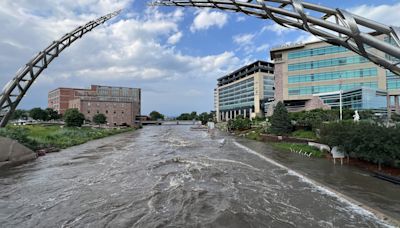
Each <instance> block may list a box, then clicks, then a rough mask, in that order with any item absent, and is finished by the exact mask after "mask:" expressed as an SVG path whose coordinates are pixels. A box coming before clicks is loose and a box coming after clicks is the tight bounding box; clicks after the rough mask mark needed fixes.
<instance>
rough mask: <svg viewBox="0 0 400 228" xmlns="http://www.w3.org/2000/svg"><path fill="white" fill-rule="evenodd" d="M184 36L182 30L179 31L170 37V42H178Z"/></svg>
mask: <svg viewBox="0 0 400 228" xmlns="http://www.w3.org/2000/svg"><path fill="white" fill-rule="evenodd" d="M182 36H183V34H182V32H177V33H175V34H174V35H172V36H170V37H169V38H168V43H169V44H172V45H174V44H177V43H178V42H179V41H180V40H181V38H182Z"/></svg>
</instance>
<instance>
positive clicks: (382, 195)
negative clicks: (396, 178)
mask: <svg viewBox="0 0 400 228" xmlns="http://www.w3.org/2000/svg"><path fill="white" fill-rule="evenodd" d="M235 139H236V141H237V142H239V143H241V144H242V145H244V146H246V147H248V148H250V149H252V150H254V151H257V152H258V153H261V154H263V155H265V156H267V157H269V158H271V159H273V160H275V161H277V162H278V163H280V164H282V165H284V166H286V167H288V168H290V169H293V170H295V171H298V172H299V173H301V174H302V175H304V176H306V177H308V178H310V179H312V180H315V181H317V182H319V183H321V184H323V185H325V186H327V187H329V188H331V189H333V190H335V191H337V192H339V193H341V194H343V195H345V196H347V197H350V198H352V199H354V200H356V201H358V202H360V203H362V204H365V206H367V207H370V208H372V209H374V210H376V211H378V212H380V213H383V214H385V215H387V216H389V217H391V218H393V219H395V220H397V221H400V186H399V185H395V184H392V183H390V182H387V181H383V180H380V179H378V178H375V177H372V176H371V173H369V172H367V171H364V170H361V169H359V168H357V167H354V166H348V165H346V164H344V165H343V166H341V165H340V163H339V164H338V163H336V165H334V164H333V162H332V161H329V160H327V159H323V158H320V159H318V158H306V157H304V156H301V155H299V154H295V153H290V152H282V151H277V150H275V149H273V148H272V147H271V146H270V145H268V144H266V143H264V142H259V141H253V140H248V139H244V138H235Z"/></svg>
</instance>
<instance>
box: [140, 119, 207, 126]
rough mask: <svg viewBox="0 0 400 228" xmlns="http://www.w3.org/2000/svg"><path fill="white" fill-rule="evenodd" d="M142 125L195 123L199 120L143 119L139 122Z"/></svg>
mask: <svg viewBox="0 0 400 228" xmlns="http://www.w3.org/2000/svg"><path fill="white" fill-rule="evenodd" d="M140 123H141V124H142V125H197V124H199V123H200V122H199V121H196V120H167V121H157V120H145V121H141V122H140Z"/></svg>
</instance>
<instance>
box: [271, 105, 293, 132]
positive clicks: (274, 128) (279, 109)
mask: <svg viewBox="0 0 400 228" xmlns="http://www.w3.org/2000/svg"><path fill="white" fill-rule="evenodd" d="M270 122H271V127H270V129H269V131H270V132H271V133H273V134H277V135H287V134H289V133H290V132H291V131H292V124H291V122H290V119H289V114H288V111H287V109H286V107H285V105H284V104H283V103H282V102H278V104H277V105H276V107H275V110H274V114H273V115H272V116H271V118H270Z"/></svg>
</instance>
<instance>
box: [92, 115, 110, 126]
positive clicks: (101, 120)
mask: <svg viewBox="0 0 400 228" xmlns="http://www.w3.org/2000/svg"><path fill="white" fill-rule="evenodd" d="M93 123H95V124H105V123H107V117H106V116H105V115H104V114H103V113H99V114H96V115H94V116H93Z"/></svg>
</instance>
